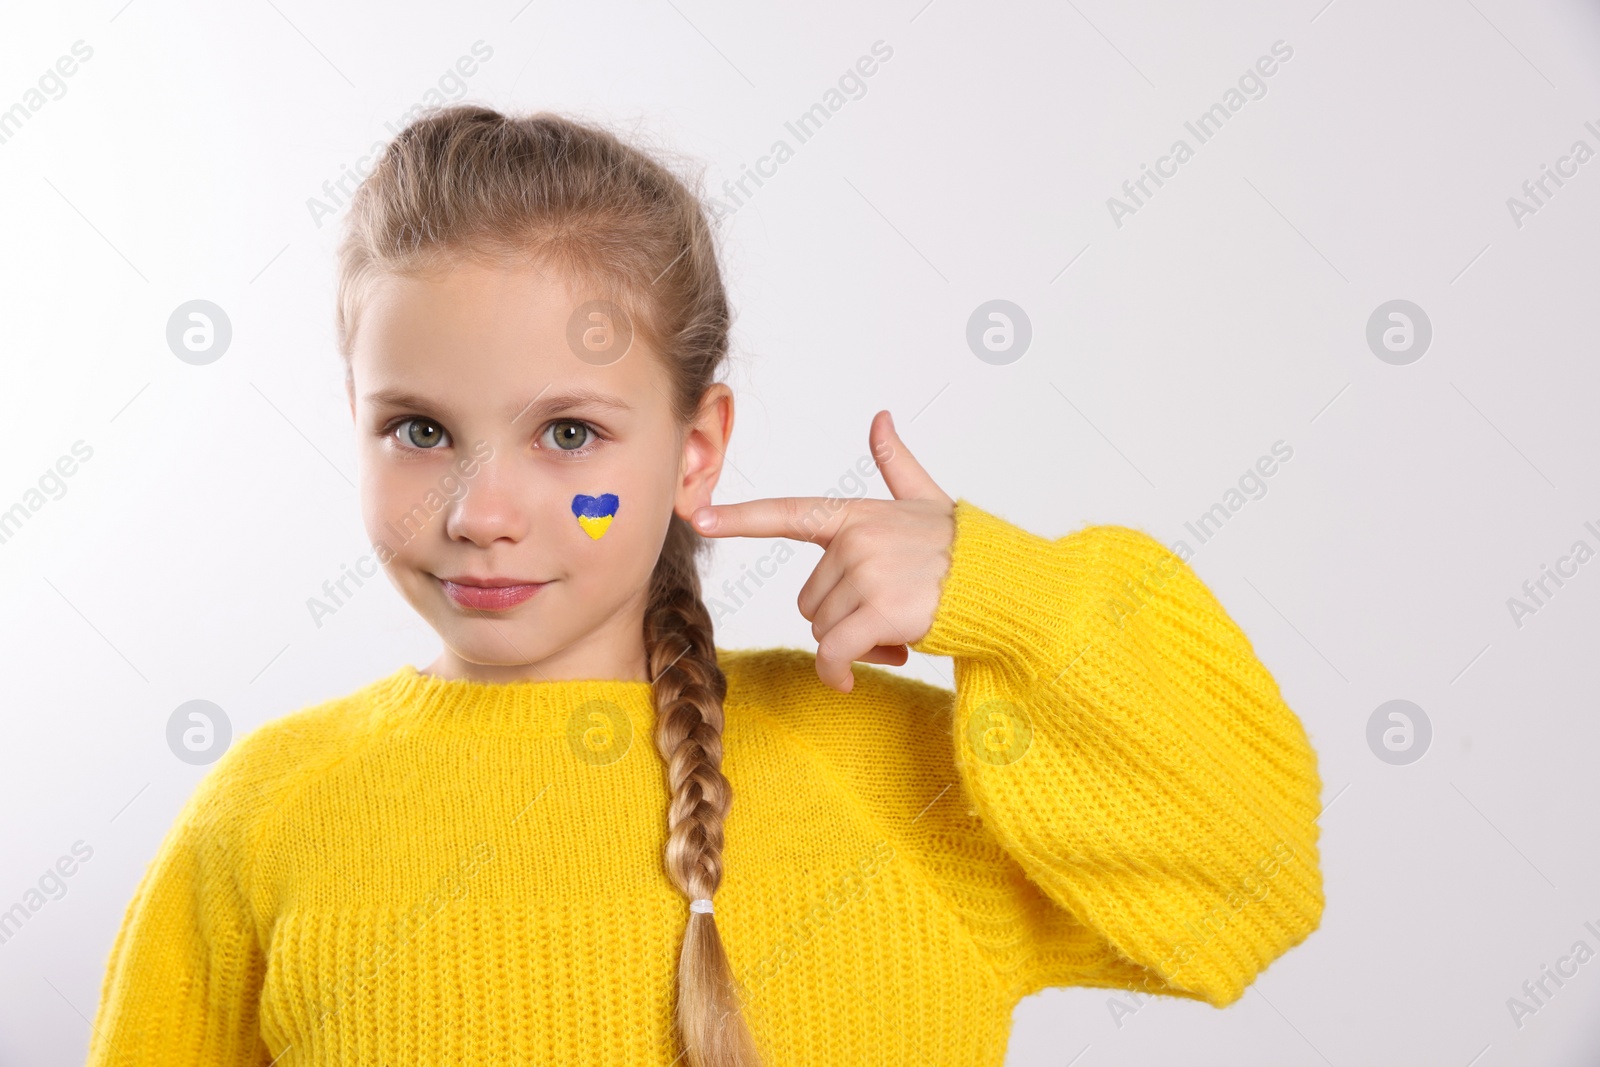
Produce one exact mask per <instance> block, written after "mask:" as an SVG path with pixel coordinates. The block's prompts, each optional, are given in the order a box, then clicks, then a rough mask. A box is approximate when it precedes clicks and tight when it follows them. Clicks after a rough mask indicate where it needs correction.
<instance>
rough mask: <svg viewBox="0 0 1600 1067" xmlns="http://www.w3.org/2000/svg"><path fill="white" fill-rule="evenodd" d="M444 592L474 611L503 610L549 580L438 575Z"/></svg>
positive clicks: (522, 599)
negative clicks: (527, 580)
mask: <svg viewBox="0 0 1600 1067" xmlns="http://www.w3.org/2000/svg"><path fill="white" fill-rule="evenodd" d="M439 584H440V586H442V587H443V588H444V592H445V595H446V596H448V597H449V598H450V599H451V600H453V601H455V602H456V603H457V604H459V605H461V606H462V607H464V608H472V609H474V610H477V611H505V610H507V609H509V608H514V607H516V606H517V605H518V604H520V603H522V602H523V601H525V600H527V599H528V598H529V597H531V596H533V595H534V594H535V593H537V592H538V591H539V590H541V589H543V588H544V587H545V586H547V585H549V584H550V583H549V582H525V581H523V580H522V579H520V578H500V577H482V578H478V577H472V576H469V575H457V576H456V577H454V578H440V579H439Z"/></svg>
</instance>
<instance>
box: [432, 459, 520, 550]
mask: <svg viewBox="0 0 1600 1067" xmlns="http://www.w3.org/2000/svg"><path fill="white" fill-rule="evenodd" d="M465 482H466V490H465V491H464V492H463V493H462V494H461V495H460V496H458V497H457V498H456V499H455V500H454V501H453V502H452V503H451V504H450V507H449V509H448V511H447V512H446V515H447V518H446V520H445V533H446V534H448V535H449V537H450V539H451V540H453V541H471V542H472V543H473V544H475V545H477V546H478V547H480V548H487V547H488V546H489V545H491V544H493V543H494V542H495V541H498V540H500V539H501V538H505V539H507V540H510V541H513V542H516V541H521V540H522V539H523V538H525V537H526V536H527V535H528V528H529V521H530V511H531V508H530V507H529V505H530V503H531V498H532V494H531V491H530V490H531V487H530V486H529V485H528V484H527V483H526V481H525V480H523V479H522V478H519V477H518V476H517V471H516V465H515V464H514V463H506V462H504V461H503V460H502V459H501V458H499V457H496V458H493V459H489V460H485V461H484V462H483V463H481V464H480V465H479V467H478V470H477V473H476V474H474V475H473V477H471V478H468V479H465Z"/></svg>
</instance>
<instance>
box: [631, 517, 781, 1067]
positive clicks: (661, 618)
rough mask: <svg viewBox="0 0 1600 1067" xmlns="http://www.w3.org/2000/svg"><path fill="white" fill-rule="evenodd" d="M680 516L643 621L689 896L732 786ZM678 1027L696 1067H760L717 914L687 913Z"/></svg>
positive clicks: (717, 859)
mask: <svg viewBox="0 0 1600 1067" xmlns="http://www.w3.org/2000/svg"><path fill="white" fill-rule="evenodd" d="M709 544H710V542H708V541H706V540H705V539H704V538H702V537H701V536H700V535H699V534H697V533H695V532H694V530H693V529H692V528H691V527H690V526H689V524H688V523H686V522H684V521H683V520H682V519H679V518H677V517H676V516H674V517H673V519H672V523H671V527H670V529H669V530H668V532H667V541H666V544H665V545H664V546H663V548H662V551H661V558H660V560H659V561H658V562H657V564H656V569H655V572H654V573H653V574H652V576H651V583H650V586H651V587H650V602H649V607H648V608H647V609H646V611H645V617H644V644H645V654H646V656H647V657H648V659H649V664H650V677H651V684H652V685H653V686H654V691H655V704H656V749H657V750H658V751H659V752H660V753H661V758H662V759H663V760H665V761H666V764H667V788H668V790H669V792H670V794H671V798H672V799H671V800H670V801H669V803H668V806H667V848H666V869H667V876H668V877H669V878H671V879H672V882H673V884H674V885H676V886H677V887H678V889H679V891H680V892H682V893H683V895H684V896H685V897H686V898H688V899H690V900H693V899H697V898H701V897H706V898H710V897H711V896H713V895H714V894H715V893H716V891H717V887H718V886H719V885H720V884H721V883H722V843H723V842H722V823H723V820H724V819H725V818H727V815H728V809H729V807H730V806H731V805H732V803H733V789H732V787H731V786H730V785H729V783H728V779H727V777H726V776H725V775H724V774H723V773H722V724H723V708H722V701H723V698H724V697H725V696H726V695H727V691H728V682H727V678H726V677H725V676H724V675H723V673H722V668H721V667H720V666H719V665H718V663H717V652H716V648H715V646H714V645H713V643H712V641H713V639H712V625H711V615H710V613H709V612H707V611H706V606H705V603H704V602H703V601H702V600H701V598H700V576H699V573H698V572H697V571H696V569H695V556H696V555H697V553H698V552H700V551H702V550H703V546H709ZM678 1026H679V1028H680V1029H681V1031H682V1032H683V1035H684V1039H685V1044H686V1045H687V1046H688V1049H689V1063H690V1065H691V1067H701V1065H703V1064H704V1065H717V1067H723V1065H726V1067H746V1065H750V1067H754V1065H755V1064H756V1063H758V1057H757V1054H756V1050H755V1043H754V1041H753V1040H752V1038H751V1035H750V1031H749V1029H748V1028H747V1027H746V1025H745V1022H744V1016H743V1013H742V1012H741V1011H740V1010H739V1003H738V994H737V990H736V989H735V983H734V979H733V970H732V967H731V966H730V965H729V963H728V957H727V953H726V952H725V951H724V950H723V947H722V939H721V938H720V937H719V936H718V935H717V930H716V920H715V919H714V918H713V917H712V916H711V915H710V914H702V913H699V912H690V913H689V926H688V929H687V930H686V931H685V933H684V939H683V955H682V958H681V959H680V961H679V966H678Z"/></svg>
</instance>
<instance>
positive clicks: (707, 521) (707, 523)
mask: <svg viewBox="0 0 1600 1067" xmlns="http://www.w3.org/2000/svg"><path fill="white" fill-rule="evenodd" d="M694 525H695V529H697V530H702V531H705V530H712V529H715V528H716V525H717V513H716V512H714V511H712V510H711V509H710V508H701V509H700V510H699V511H697V512H695V513H694Z"/></svg>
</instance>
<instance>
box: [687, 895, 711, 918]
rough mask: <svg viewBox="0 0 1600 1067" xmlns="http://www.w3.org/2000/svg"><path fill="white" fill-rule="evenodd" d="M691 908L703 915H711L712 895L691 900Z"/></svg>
mask: <svg viewBox="0 0 1600 1067" xmlns="http://www.w3.org/2000/svg"><path fill="white" fill-rule="evenodd" d="M689 910H690V911H698V912H700V913H701V914H702V915H710V914H711V898H710V897H701V898H699V899H698V900H691V901H689Z"/></svg>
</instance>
